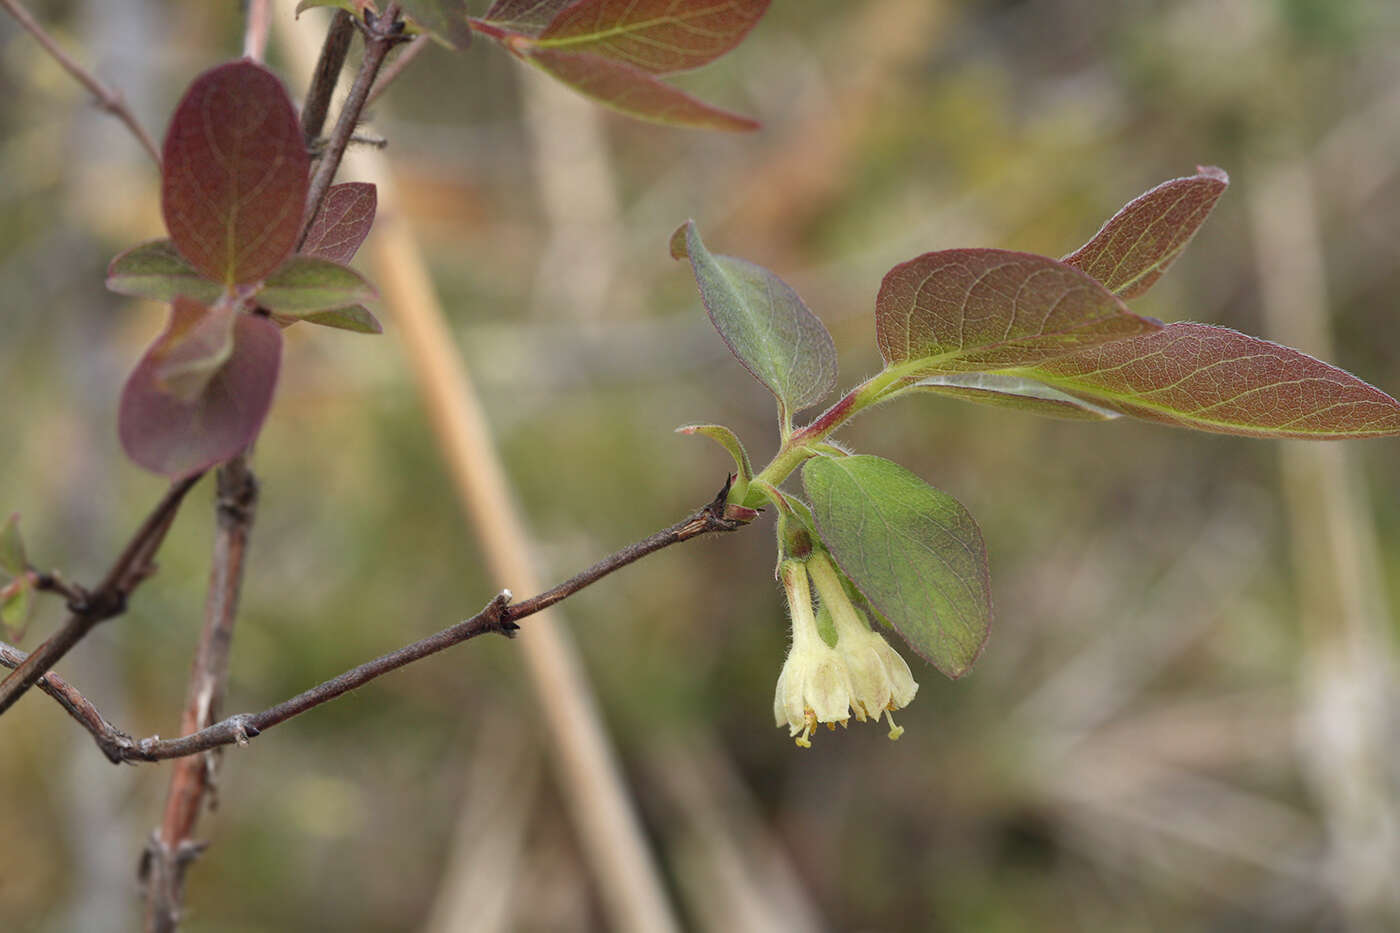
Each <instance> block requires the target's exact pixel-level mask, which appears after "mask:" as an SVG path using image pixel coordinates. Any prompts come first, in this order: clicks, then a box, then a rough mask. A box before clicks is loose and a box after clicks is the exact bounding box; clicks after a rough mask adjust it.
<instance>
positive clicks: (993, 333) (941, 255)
mask: <svg viewBox="0 0 1400 933" xmlns="http://www.w3.org/2000/svg"><path fill="white" fill-rule="evenodd" d="M1160 328H1161V325H1160V324H1159V323H1157V322H1155V321H1151V320H1148V319H1146V318H1141V317H1138V316H1137V315H1135V314H1132V313H1131V312H1129V311H1128V310H1127V307H1126V306H1125V305H1124V304H1123V303H1122V301H1120V300H1119V299H1118V298H1117V297H1116V296H1115V295H1113V294H1112V293H1111V292H1109V291H1108V290H1107V289H1105V288H1104V287H1103V286H1102V285H1100V284H1099V283H1098V282H1097V281H1095V280H1094V279H1093V278H1091V277H1090V276H1088V275H1086V274H1085V273H1084V272H1081V271H1080V270H1078V269H1075V268H1073V267H1072V266H1068V265H1065V264H1064V263H1062V262H1058V261H1056V260H1054V259H1050V258H1049V257H1046V256H1037V255H1034V254H1032V253H1018V252H1012V251H1009V250H999V249H951V250H943V251H941V252H935V253H925V254H924V255H922V256H919V257H917V258H915V259H912V260H910V261H909V262H905V263H901V264H900V265H897V266H895V267H894V268H893V269H891V270H890V271H889V273H888V274H887V275H886V276H885V278H884V281H883V282H882V283H881V285H880V293H879V295H878V296H877V298H876V301H875V331H876V338H877V340H878V342H879V346H880V353H881V355H882V356H883V357H884V359H885V362H886V364H887V365H890V366H895V365H901V364H907V365H908V367H909V368H910V369H911V370H912V371H913V372H914V373H916V374H932V373H940V372H944V373H946V372H977V371H986V370H995V369H1002V368H1005V367H1008V366H1025V365H1029V364H1033V363H1037V362H1039V361H1041V360H1045V359H1050V358H1053V357H1056V356H1061V355H1064V354H1066V353H1072V352H1074V351H1076V350H1079V349H1082V348H1084V347H1088V346H1094V345H1096V344H1100V343H1104V342H1107V341H1115V340H1121V339H1123V338H1125V337H1131V336H1134V335H1136V334H1142V333H1146V332H1150V331H1153V330H1158V329H1160Z"/></svg>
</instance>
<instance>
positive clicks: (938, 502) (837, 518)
mask: <svg viewBox="0 0 1400 933" xmlns="http://www.w3.org/2000/svg"><path fill="white" fill-rule="evenodd" d="M802 483H803V486H804V487H805V489H806V490H807V496H808V498H809V499H810V500H811V508H812V514H813V515H814V516H815V519H816V524H817V530H818V532H819V533H820V536H821V539H822V542H823V544H825V545H826V547H827V549H828V550H830V551H831V555H832V557H833V558H834V559H835V561H836V563H837V565H838V566H839V567H840V568H841V571H842V572H843V573H844V574H846V576H848V577H849V578H850V579H851V582H852V583H854V584H855V586H856V588H857V589H859V590H860V592H861V594H862V595H863V596H864V597H865V598H866V599H867V600H868V601H869V602H870V604H871V605H872V606H873V607H874V608H875V609H876V610H877V611H878V612H879V614H880V615H881V616H882V617H883V618H884V619H885V620H886V621H888V622H889V624H890V625H891V626H893V628H894V629H895V631H897V632H899V634H900V635H901V636H902V637H903V638H904V640H905V641H907V642H908V643H909V646H910V647H911V648H913V649H914V650H915V651H916V652H918V654H919V655H920V656H921V657H923V658H924V659H925V660H927V661H928V662H929V663H931V664H933V665H934V667H936V668H938V670H940V671H942V672H943V673H944V674H946V675H947V676H949V677H954V678H956V677H960V676H962V675H963V674H965V673H967V671H968V670H969V669H970V668H971V667H972V664H973V662H974V661H975V660H976V659H977V656H978V655H979V654H980V653H981V651H982V646H983V645H984V644H985V643H986V640H987V633H988V631H989V630H990V627H991V617H992V603H991V582H990V579H989V575H988V569H987V551H986V546H985V544H984V543H983V541H982V533H981V531H980V530H979V529H978V527H977V523H976V522H975V521H973V519H972V516H971V515H969V514H968V512H967V510H966V509H964V508H963V507H962V505H961V504H959V503H958V501H957V500H956V499H954V498H953V497H952V496H949V495H948V494H947V493H945V492H942V491H940V490H938V489H935V488H933V487H932V486H930V485H928V484H927V483H925V482H924V481H923V480H921V479H920V478H919V477H917V476H915V475H914V474H913V473H911V472H909V471H908V470H906V469H904V467H902V466H900V465H899V464H897V463H893V462H891V461H889V460H885V459H883V458H881V457H873V456H868V455H860V456H852V457H814V458H812V459H811V460H808V461H807V463H806V464H805V465H804V466H803V469H802Z"/></svg>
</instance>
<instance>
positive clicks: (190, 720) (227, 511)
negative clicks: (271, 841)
mask: <svg viewBox="0 0 1400 933" xmlns="http://www.w3.org/2000/svg"><path fill="white" fill-rule="evenodd" d="M218 484H219V497H218V505H217V509H218V526H217V530H216V532H215V537H214V555H213V560H212V561H211V567H210V572H209V591H208V595H207V597H206V599H205V604H204V629H203V631H202V632H201V634H200V639H199V646H198V647H197V648H196V650H195V657H194V666H193V671H192V672H191V674H190V683H189V687H188V689H187V692H186V699H185V711H184V713H183V715H182V716H181V718H180V731H181V732H183V733H191V732H196V731H198V730H200V729H203V728H205V727H207V726H209V725H210V724H211V723H213V721H214V719H215V717H217V716H218V714H219V708H220V706H222V704H223V699H224V693H225V691H226V689H227V686H228V659H229V648H230V645H231V644H232V642H233V626H234V622H235V621H236V619H237V617H238V596H239V591H240V589H241V586H242V582H243V567H244V562H245V556H246V554H247V549H248V536H249V534H250V533H251V532H252V526H253V514H254V509H255V508H256V506H257V499H258V484H257V480H256V479H255V478H254V476H253V474H252V472H251V471H250V470H249V469H248V462H247V456H246V455H245V454H240V455H239V456H237V457H234V458H233V459H232V460H230V461H229V462H228V463H226V464H224V465H223V466H222V467H220V468H219V472H218ZM98 744H99V745H101V744H102V741H101V740H100V739H99V741H98ZM109 757H110V756H109ZM216 764H217V761H216V759H215V757H214V756H213V755H209V756H204V757H198V758H185V759H182V760H181V761H180V762H179V763H178V764H177V765H176V766H175V771H174V773H173V774H172V775H171V776H170V789H169V790H168V791H167V792H166V798H165V815H164V817H163V818H162V820H161V825H160V828H159V829H157V830H156V832H155V833H153V834H152V836H151V840H150V843H149V844H148V845H147V847H146V851H145V855H144V857H143V858H142V861H141V866H142V877H143V880H144V881H145V882H146V929H147V930H159V931H167V930H174V929H175V928H176V927H177V926H178V925H179V918H180V905H181V904H182V902H183V901H184V880H185V871H186V869H188V867H189V866H190V864H191V863H192V862H193V861H194V858H195V856H196V855H198V854H199V852H200V851H202V849H203V846H202V845H201V844H199V843H196V842H195V841H194V840H193V839H192V838H191V837H192V836H193V834H194V828H195V825H196V823H198V821H199V814H200V812H201V811H202V810H203V809H204V802H205V799H206V798H212V794H213V791H214V772H215V766H216Z"/></svg>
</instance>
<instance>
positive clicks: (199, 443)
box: [117, 305, 282, 479]
mask: <svg viewBox="0 0 1400 933" xmlns="http://www.w3.org/2000/svg"><path fill="white" fill-rule="evenodd" d="M177 307H178V305H177ZM175 323H176V322H175V321H174V320H173V319H172V322H171V326H172V328H173V327H174V326H175ZM163 339H164V335H162V337H161V338H160V339H158V340H157V341H156V344H155V345H153V346H152V347H151V349H150V350H148V351H147V352H146V355H145V356H143V357H142V358H141V361H140V362H139V363H138V364H137V365H136V369H135V370H133V371H132V373H131V376H130V378H128V379H127V382H126V387H125V388H124V389H123V390H122V398H121V407H120V410H119V412H118V416H117V433H118V434H119V435H120V437H121V442H122V448H123V449H124V450H125V451H126V453H127V456H129V457H130V458H131V459H132V460H134V461H135V462H136V463H138V464H140V465H141V466H143V467H145V468H146V469H148V470H152V471H154V472H156V473H163V474H165V475H166V476H169V477H170V478H171V479H181V478H183V477H186V476H190V475H192V474H195V473H198V472H199V471H200V470H204V469H207V468H209V467H211V466H213V465H214V464H216V463H221V462H223V461H225V460H227V459H228V458H229V457H232V456H233V455H234V454H237V453H238V452H239V451H241V450H243V449H244V448H245V447H247V446H248V445H249V444H250V443H252V442H253V439H254V438H256V437H257V434H258V430H259V429H260V428H261V427H262V423H263V419H264V418H265V417H266V416H267V412H268V409H269V408H270V407H271V404H272V390H273V388H274V387H275V386H276V384H277V370H278V367H279V366H280V363H281V358H282V331H281V330H279V329H278V327H277V325H276V324H274V323H272V322H271V321H269V320H268V319H267V318H265V317H261V316H258V315H252V314H238V315H236V320H235V323H234V329H233V352H232V354H231V355H230V357H229V359H228V361H227V362H226V363H224V365H223V366H221V367H220V368H219V369H218V371H217V372H215V373H214V374H213V376H212V378H210V379H209V381H208V383H207V384H206V385H205V387H204V391H203V392H201V393H200V395H199V396H198V397H197V398H195V399H193V400H191V401H182V400H181V399H179V398H176V397H175V396H174V395H171V394H170V393H169V392H167V391H165V390H164V389H163V388H162V386H161V384H160V380H159V378H158V377H157V374H156V368H157V362H158V361H157V360H156V359H154V358H153V356H154V352H155V351H156V349H157V347H158V346H159V345H160V342H161V340H163Z"/></svg>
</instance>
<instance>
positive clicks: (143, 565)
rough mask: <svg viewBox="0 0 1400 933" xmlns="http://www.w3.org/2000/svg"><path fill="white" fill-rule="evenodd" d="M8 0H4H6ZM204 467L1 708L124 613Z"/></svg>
mask: <svg viewBox="0 0 1400 933" xmlns="http://www.w3.org/2000/svg"><path fill="white" fill-rule="evenodd" d="M2 2H4V0H0V3H2ZM202 475H203V474H202V473H197V474H195V475H194V476H191V477H189V478H187V479H183V480H180V481H179V482H178V483H175V484H174V485H172V486H171V487H170V489H169V490H168V491H167V492H166V494H165V496H164V497H162V498H161V500H160V502H158V503H157V504H156V507H155V508H154V509H153V510H152V511H151V514H150V515H148V516H146V520H145V521H144V522H142V523H141V527H139V528H138V529H136V533H135V534H134V535H132V537H131V540H130V541H128V542H127V545H126V547H125V548H123V549H122V552H121V554H120V555H118V556H117V559H116V561H115V562H114V563H113V564H112V567H111V569H110V570H108V571H107V576H106V577H104V578H103V580H102V582H101V583H100V584H98V586H97V588H96V589H93V590H91V591H87V592H86V593H85V596H84V599H83V600H82V601H81V602H76V603H70V604H69V606H68V608H69V610H70V611H71V612H72V614H71V615H70V616H69V617H68V621H67V622H65V623H64V625H63V627H62V628H60V629H59V630H58V631H57V632H55V633H53V634H52V635H50V636H49V638H48V640H47V641H45V642H44V643H43V644H41V645H40V646H39V647H38V648H37V649H35V651H34V652H33V653H32V654H30V655H29V656H28V657H27V658H25V659H24V661H23V662H22V663H21V664H20V665H19V666H18V667H16V668H15V669H14V670H13V671H12V672H11V673H10V674H9V676H7V677H6V678H5V680H4V681H3V682H0V713H4V712H5V710H7V709H9V708H10V707H11V706H13V705H14V702H15V701H16V700H18V699H19V698H20V697H21V696H22V695H23V694H24V692H25V691H26V690H28V689H29V688H30V687H32V686H34V684H35V683H36V682H37V681H38V680H39V679H40V678H41V677H43V676H44V674H45V672H47V671H48V670H49V668H51V667H53V666H54V665H55V664H57V663H58V659H59V658H61V657H63V656H64V655H65V654H67V653H68V651H69V649H71V648H72V647H73V646H74V645H76V644H77V643H78V642H79V641H81V640H82V638H83V637H84V636H85V635H87V633H88V632H90V631H92V629H93V627H94V626H96V625H97V624H98V623H100V622H104V621H106V620H107V619H111V618H113V617H115V616H119V615H121V614H122V613H123V612H125V611H126V602H127V598H128V597H129V596H130V595H131V593H132V591H133V590H135V589H136V587H138V586H139V585H140V584H141V581H143V580H145V579H146V578H147V577H149V576H150V575H151V574H152V573H154V572H155V564H154V559H155V555H156V551H157V550H159V549H160V545H161V542H162V541H164V540H165V534H166V532H168V531H169V530H170V524H171V522H173V521H174V520H175V514H176V512H178V511H179V508H180V503H181V502H182V501H183V500H184V498H185V494H186V493H188V492H189V491H190V490H191V489H192V488H194V484H195V483H197V482H198V481H199V478H200V476H202Z"/></svg>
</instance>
